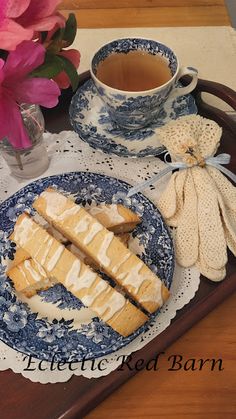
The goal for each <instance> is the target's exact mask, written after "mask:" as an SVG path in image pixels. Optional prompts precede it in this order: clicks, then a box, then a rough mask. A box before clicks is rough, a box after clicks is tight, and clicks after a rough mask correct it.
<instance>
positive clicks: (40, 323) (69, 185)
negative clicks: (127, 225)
mask: <svg viewBox="0 0 236 419" xmlns="http://www.w3.org/2000/svg"><path fill="white" fill-rule="evenodd" d="M49 185H50V186H54V187H57V188H58V189H60V190H61V191H64V192H65V193H66V194H70V195H73V197H74V198H75V199H76V202H77V203H79V204H82V205H87V204H89V203H94V202H98V203H101V202H105V201H106V202H123V203H124V204H125V205H127V206H128V207H130V208H132V209H133V210H135V211H136V212H138V213H139V214H140V215H142V219H143V222H142V223H141V224H140V225H139V226H138V227H137V228H136V229H135V230H134V232H133V234H132V235H133V238H135V240H137V241H138V242H139V243H140V249H141V250H140V255H139V256H140V257H141V258H142V259H143V260H144V261H146V263H148V264H149V265H150V267H151V269H153V270H154V271H155V272H156V273H158V275H159V276H160V277H161V278H162V279H163V280H164V282H165V284H166V285H167V287H168V288H169V287H170V285H171V281H172V277H173V270H174V254H173V245H172V240H171V238H170V235H169V232H168V229H167V227H166V226H165V224H164V222H163V220H162V217H161V215H160V213H159V212H158V210H157V209H156V208H155V206H154V205H153V204H152V203H151V202H150V201H149V200H148V199H147V198H145V197H144V196H142V195H141V194H138V195H136V196H135V197H133V198H128V199H125V196H126V193H127V190H128V189H129V185H128V184H126V183H125V182H122V181H119V180H117V179H114V178H110V177H107V176H103V175H99V174H93V173H83V172H81V173H76V172H72V173H66V174H64V175H56V176H52V177H48V178H44V179H40V180H38V181H35V182H33V183H31V184H29V185H28V186H26V187H24V188H23V189H21V190H20V191H18V192H17V193H15V194H14V195H13V196H12V197H11V198H9V199H7V200H6V201H4V202H3V203H2V204H1V206H0V210H1V214H2V217H1V222H0V229H1V231H4V233H2V232H1V236H0V255H1V259H2V264H1V265H0V339H1V340H3V341H4V342H5V343H7V344H8V345H9V346H10V347H12V348H14V349H17V350H18V351H21V352H23V353H26V354H30V355H33V356H34V357H37V358H39V359H45V360H48V361H50V360H51V359H52V358H53V357H54V360H55V361H61V360H67V361H72V360H73V361H75V360H76V361H80V360H82V359H92V358H97V357H100V356H103V355H106V354H108V353H111V352H113V351H115V350H118V349H120V348H122V347H124V346H125V345H127V344H128V343H130V342H131V341H132V340H133V339H134V338H135V337H136V336H138V334H139V333H142V332H143V331H144V330H147V329H148V327H150V325H149V324H146V325H144V326H142V327H141V328H140V329H139V330H137V331H136V332H135V333H133V334H132V335H130V336H129V337H127V338H123V337H122V336H120V335H119V334H117V333H116V332H115V331H114V330H112V329H111V328H110V327H109V326H107V325H106V324H104V323H103V322H102V321H101V320H99V319H98V318H97V317H95V318H93V320H92V322H91V323H89V324H81V326H80V327H79V328H78V329H75V328H74V324H73V318H72V319H69V320H64V318H62V319H60V320H58V319H53V320H52V321H49V320H48V319H47V318H45V317H44V318H40V317H39V316H38V314H37V313H34V312H32V311H31V310H30V308H29V306H28V305H27V304H26V303H24V302H22V301H21V300H20V299H19V298H18V296H17V294H16V293H15V291H14V288H13V286H12V283H11V281H10V280H9V279H7V277H6V266H5V261H6V260H7V259H8V258H12V256H13V254H14V246H13V247H12V243H11V242H10V240H9V239H8V235H9V233H10V232H11V231H12V229H13V225H14V221H13V220H15V217H16V216H17V215H18V214H19V212H23V211H27V212H30V213H31V214H33V213H34V211H33V210H32V202H33V200H34V199H35V197H36V196H37V195H38V194H39V193H40V192H41V191H43V190H44V189H45V188H46V187H48V186H49ZM19 204H20V205H21V206H20V209H19ZM41 298H42V300H43V301H47V302H50V303H53V304H56V305H57V307H58V308H59V309H61V310H63V308H65V307H67V308H69V309H77V310H80V308H81V307H83V305H82V303H81V302H80V301H79V300H77V299H76V298H75V297H73V296H72V295H71V294H70V293H69V292H67V291H66V289H65V288H64V287H63V286H62V285H60V284H57V285H55V286H54V287H52V288H51V289H49V290H47V291H43V292H41ZM155 315H156V314H155ZM155 315H153V316H152V317H151V320H150V322H151V321H152V319H153V318H154V317H155Z"/></svg>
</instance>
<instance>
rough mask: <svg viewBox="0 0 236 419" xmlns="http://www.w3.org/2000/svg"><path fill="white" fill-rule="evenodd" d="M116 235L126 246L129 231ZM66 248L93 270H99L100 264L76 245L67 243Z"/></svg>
mask: <svg viewBox="0 0 236 419" xmlns="http://www.w3.org/2000/svg"><path fill="white" fill-rule="evenodd" d="M116 237H118V239H119V240H121V241H122V243H124V245H125V246H126V247H127V246H128V241H129V238H130V236H129V233H123V234H118V235H117V236H116ZM66 248H67V249H68V250H70V252H71V253H73V255H75V256H77V257H78V258H79V259H81V260H82V261H83V262H84V263H85V264H86V265H89V266H91V268H92V269H95V270H99V268H100V266H99V265H97V264H96V263H95V262H94V260H93V259H91V258H90V257H88V256H86V255H85V254H84V253H83V252H82V251H81V250H80V249H79V248H78V247H76V246H75V245H74V244H71V243H70V244H68V245H67V246H66Z"/></svg>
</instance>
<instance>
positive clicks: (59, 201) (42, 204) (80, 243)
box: [33, 188, 169, 313]
mask: <svg viewBox="0 0 236 419" xmlns="http://www.w3.org/2000/svg"><path fill="white" fill-rule="evenodd" d="M33 206H34V208H35V209H36V210H37V211H38V212H39V214H41V215H42V216H43V217H44V218H45V219H46V220H47V221H48V222H50V223H52V224H53V226H54V227H55V228H56V229H57V230H59V231H60V232H61V233H62V234H63V235H64V236H65V237H67V238H68V240H70V241H71V242H72V243H73V244H74V245H75V246H77V247H78V248H79V249H80V250H81V251H82V252H83V253H85V255H86V256H87V257H89V258H91V259H92V260H93V261H94V262H95V264H96V265H98V266H100V267H101V270H102V271H104V272H105V273H106V274H107V275H108V276H110V277H111V278H112V279H114V281H116V282H117V284H118V285H119V286H121V287H123V288H124V289H125V291H126V292H128V293H129V294H130V295H131V296H132V298H134V299H135V300H136V301H137V302H138V303H139V304H141V306H142V307H143V308H145V309H146V310H147V311H148V312H150V313H152V312H154V311H156V310H157V309H158V308H159V307H161V306H162V305H163V303H164V302H165V301H166V300H167V298H168V296H169V291H168V290H167V288H166V287H165V286H164V284H162V282H161V280H160V279H159V278H158V277H157V276H156V275H155V274H154V273H153V272H152V271H151V270H150V269H149V268H148V267H147V266H146V265H145V264H144V262H142V261H141V260H140V259H139V258H138V257H137V256H136V255H135V254H133V253H132V252H131V251H130V250H128V249H127V247H126V246H125V245H124V244H123V243H122V242H121V241H120V240H119V239H118V238H117V237H115V236H114V233H112V232H110V231H108V230H107V229H106V228H105V227H103V225H102V224H101V223H99V222H98V221H97V220H96V219H95V218H94V217H92V216H91V215H90V214H89V213H88V212H87V211H86V210H85V209H84V208H82V207H80V206H79V205H76V204H75V203H74V202H73V201H71V200H70V199H68V198H67V197H65V196H64V195H62V194H61V193H59V192H57V191H56V190H54V189H51V188H49V189H47V190H45V191H44V192H43V193H42V194H41V195H40V196H39V198H37V199H36V200H35V202H34V204H33Z"/></svg>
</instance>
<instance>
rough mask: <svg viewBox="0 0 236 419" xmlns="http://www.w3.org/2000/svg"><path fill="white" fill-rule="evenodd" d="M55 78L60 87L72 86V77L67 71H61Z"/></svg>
mask: <svg viewBox="0 0 236 419" xmlns="http://www.w3.org/2000/svg"><path fill="white" fill-rule="evenodd" d="M53 80H54V81H55V82H56V83H57V85H58V86H59V87H60V89H67V88H68V87H69V86H70V79H69V77H68V76H67V74H66V73H65V71H62V72H61V73H59V74H58V75H57V76H55V77H54V78H53Z"/></svg>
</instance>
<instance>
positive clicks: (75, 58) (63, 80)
mask: <svg viewBox="0 0 236 419" xmlns="http://www.w3.org/2000/svg"><path fill="white" fill-rule="evenodd" d="M58 55H62V56H63V57H65V58H67V59H68V60H69V61H71V62H72V64H74V66H75V68H78V67H79V63H80V52H79V51H77V50H76V49H68V50H63V51H61V52H59V53H58ZM54 80H55V82H57V84H58V86H59V87H60V88H61V89H67V87H69V86H70V84H71V82H70V79H69V77H68V76H67V74H66V73H65V71H62V72H61V73H59V74H58V75H57V76H56V77H54Z"/></svg>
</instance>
